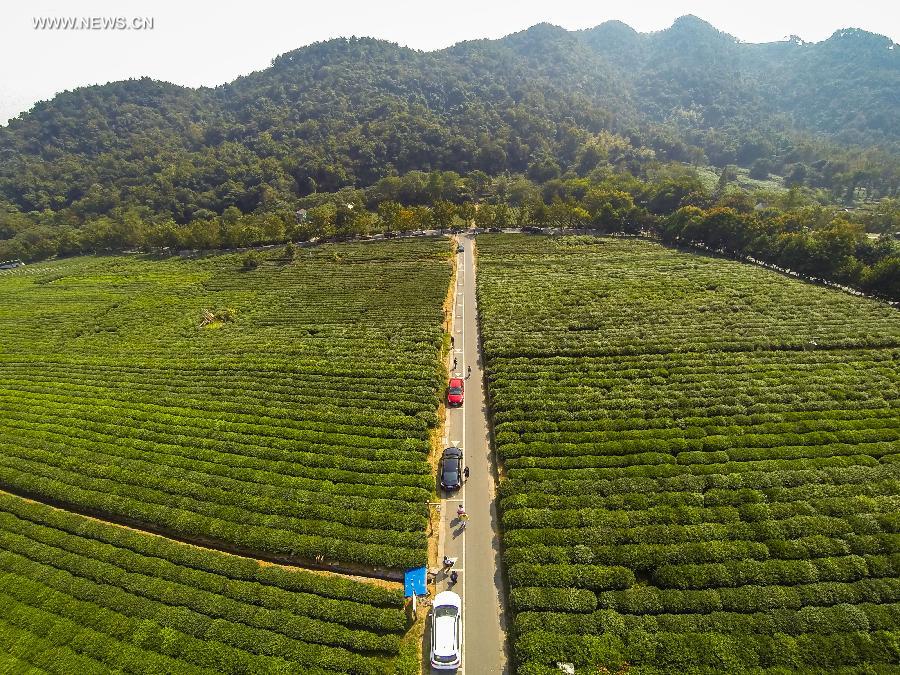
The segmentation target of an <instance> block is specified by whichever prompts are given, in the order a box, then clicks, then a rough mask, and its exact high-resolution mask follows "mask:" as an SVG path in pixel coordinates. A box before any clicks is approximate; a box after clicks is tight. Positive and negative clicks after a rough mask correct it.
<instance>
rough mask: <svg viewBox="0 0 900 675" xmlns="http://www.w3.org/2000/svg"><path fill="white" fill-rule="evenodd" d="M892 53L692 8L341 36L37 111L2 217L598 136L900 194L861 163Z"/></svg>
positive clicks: (102, 90) (888, 96)
mask: <svg viewBox="0 0 900 675" xmlns="http://www.w3.org/2000/svg"><path fill="white" fill-rule="evenodd" d="M888 47H889V48H888ZM894 47H895V44H894V43H893V42H892V41H891V40H890V39H889V38H887V37H885V36H879V35H876V34H874V33H869V32H866V31H862V30H860V29H841V30H839V31H836V32H835V33H834V34H833V35H832V36H831V37H830V38H828V39H827V40H824V41H821V42H818V43H806V42H802V41H798V40H795V39H793V38H792V39H788V40H786V41H783V42H774V43H761V44H753V43H743V42H740V41H739V40H737V39H736V38H734V37H733V36H730V35H728V34H727V33H723V32H721V31H719V30H717V29H716V28H715V27H714V26H712V25H711V24H709V23H708V22H706V21H704V20H702V19H699V18H697V17H695V16H685V17H681V18H679V19H677V20H676V21H675V22H673V24H672V26H670V27H669V28H666V29H664V30H661V31H656V32H652V33H638V32H637V31H634V30H633V29H631V28H630V27H628V26H627V25H626V24H623V23H621V22H615V21H613V22H605V23H603V24H600V25H598V26H595V27H594V28H591V29H585V30H581V31H568V30H566V29H564V28H561V27H559V26H554V25H552V24H547V23H544V24H537V25H535V26H532V27H530V28H528V29H526V30H523V31H519V32H518V33H513V34H511V35H508V36H505V37H503V38H500V39H496V40H493V39H484V40H470V41H464V42H460V43H457V44H455V45H452V46H450V47H447V48H444V49H441V50H435V51H430V52H426V51H419V50H414V49H410V48H408V47H401V46H399V45H397V44H396V43H391V42H388V41H385V40H378V39H375V38H357V37H350V38H334V39H332V40H327V41H322V42H317V43H313V44H311V45H306V46H304V47H300V48H298V49H295V50H292V51H289V52H285V53H284V54H281V55H279V56H277V57H275V58H274V59H273V60H272V64H271V65H270V66H269V67H268V68H266V69H263V70H259V71H255V72H253V73H249V74H247V75H244V76H241V77H239V78H236V79H235V80H233V81H231V82H228V83H225V84H222V85H219V86H216V87H199V88H191V87H181V86H179V85H174V84H171V83H166V82H161V81H157V80H151V79H149V78H141V79H130V80H124V81H120V82H114V83H108V84H105V85H98V86H92V87H82V88H78V89H75V90H73V91H67V92H63V93H60V94H58V95H57V96H56V97H54V98H53V99H51V100H50V101H45V102H41V103H38V104H37V105H36V106H35V107H34V108H33V109H32V110H31V111H29V112H27V113H23V114H22V115H20V116H19V117H18V118H16V119H14V120H11V121H10V123H9V124H8V125H7V126H5V127H0V206H3V204H2V202H5V203H6V205H5V206H4V208H7V209H12V210H17V211H25V212H29V211H43V210H46V209H49V210H51V211H57V210H59V209H66V208H72V207H74V208H76V210H78V211H79V213H84V214H87V215H96V214H100V213H105V212H108V211H109V210H110V209H112V208H115V207H116V206H123V205H132V204H140V205H142V206H144V207H146V208H148V209H149V210H150V213H152V214H156V215H159V216H160V217H171V218H174V219H175V220H176V221H178V222H186V221H188V220H190V219H191V218H193V217H195V216H196V214H197V213H201V212H213V213H221V212H222V211H223V210H224V209H225V208H227V207H229V206H237V207H238V208H240V209H241V210H243V211H254V210H257V209H260V208H267V207H266V204H265V202H266V201H267V200H266V199H264V197H263V195H264V194H267V193H268V194H270V195H274V197H273V198H272V199H274V200H275V201H277V202H279V203H282V204H287V203H290V202H291V201H292V200H295V199H297V198H299V197H303V196H304V195H306V194H309V193H310V192H315V191H322V190H326V191H328V190H336V189H339V188H341V187H345V186H365V185H371V184H373V183H374V182H376V181H377V180H379V179H381V178H383V177H384V176H388V175H392V174H398V173H400V174H402V173H405V172H409V171H415V170H421V171H434V170H443V171H448V170H450V171H456V172H459V173H468V172H472V171H476V170H478V171H483V172H485V173H487V174H489V175H496V174H500V173H504V172H509V173H526V174H529V175H531V176H541V177H544V178H546V177H547V176H552V175H554V174H559V173H565V172H566V171H583V170H590V169H591V168H592V165H591V163H590V162H588V163H587V164H586V163H585V162H583V161H581V158H582V156H583V154H584V152H585V149H586V148H588V147H589V146H590V145H591V144H592V143H594V141H593V140H592V139H593V138H594V137H595V136H596V135H597V134H599V133H601V132H604V133H612V134H615V135H617V136H620V137H622V138H624V139H626V142H627V143H629V144H631V145H632V146H634V147H635V148H639V149H643V150H642V151H641V153H642V154H641V156H642V157H645V158H648V159H647V161H651V160H652V161H674V162H685V163H695V164H712V165H715V166H720V167H722V166H725V165H727V164H739V165H743V166H748V167H749V166H751V165H753V164H754V163H758V162H764V163H765V167H763V168H761V169H760V171H765V170H768V171H773V172H776V173H781V174H788V173H791V172H793V173H794V175H795V176H796V177H798V180H799V181H800V182H801V183H802V182H804V181H805V182H806V184H808V185H811V186H827V185H828V181H829V180H831V177H830V176H831V175H832V174H833V173H834V171H833V170H832V169H828V168H827V167H826V164H825V163H827V162H828V161H830V160H833V159H834V158H835V157H841V162H843V163H844V164H843V165H842V168H841V169H840V171H842V172H846V171H859V172H862V173H864V174H867V175H870V176H874V178H871V177H870V178H869V179H868V180H870V182H872V184H873V189H874V190H876V191H880V192H881V193H882V194H892V193H893V192H894V191H895V190H896V189H897V185H896V182H897V179H896V177H895V176H894V175H893V174H890V173H888V175H887V178H886V179H882V177H880V176H881V174H883V173H884V172H883V171H880V170H879V171H873V170H871V169H870V168H866V166H860V167H858V168H856V169H854V168H853V163H854V162H856V161H857V160H854V159H852V158H853V157H854V156H856V157H862V158H868V157H870V156H876V155H877V156H878V158H877V162H880V163H881V164H883V163H884V162H885V161H890V160H891V158H896V155H897V149H898V147H900V113H898V111H900V105H897V104H898V103H900V98H898V97H900V93H898V92H900V50H897V49H894ZM885 156H887V160H885V159H884V157H885ZM642 161H643V160H642ZM865 161H867V162H868V161H869V159H865ZM823 162H824V163H823ZM585 167H586V168H585ZM90 193H93V194H94V197H92V198H91V199H90V203H89V204H86V203H84V200H85V199H87V198H88V195H89V194H90ZM97 195H103V197H102V198H99V197H97ZM272 199H269V200H268V201H269V203H272Z"/></svg>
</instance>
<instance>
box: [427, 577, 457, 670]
mask: <svg viewBox="0 0 900 675" xmlns="http://www.w3.org/2000/svg"><path fill="white" fill-rule="evenodd" d="M460 665H462V600H461V599H460V597H459V596H458V595H457V594H456V593H454V592H453V591H443V592H442V593H438V594H437V595H436V596H435V598H434V605H433V608H432V610H431V667H432V668H434V669H435V670H456V669H457V668H459V667H460Z"/></svg>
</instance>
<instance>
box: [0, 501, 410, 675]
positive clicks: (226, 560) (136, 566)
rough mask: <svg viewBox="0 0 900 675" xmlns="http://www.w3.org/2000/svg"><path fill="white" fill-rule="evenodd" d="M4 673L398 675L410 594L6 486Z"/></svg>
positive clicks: (0, 517) (1, 584) (2, 505)
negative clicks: (54, 503)
mask: <svg viewBox="0 0 900 675" xmlns="http://www.w3.org/2000/svg"><path fill="white" fill-rule="evenodd" d="M0 606H2V608H3V611H2V613H0V671H2V672H4V673H17V672H50V673H59V674H60V675H72V674H73V673H79V674H81V673H109V672H130V673H146V672H155V673H213V672H219V673H251V672H255V673H312V674H315V675H318V674H326V673H360V674H372V675H375V674H382V673H392V672H395V671H394V669H393V662H394V661H395V660H396V659H397V656H398V654H399V653H400V651H401V638H402V636H403V633H404V632H405V631H406V627H407V623H406V613H405V611H404V608H403V593H402V591H401V590H400V589H399V588H397V589H388V588H381V587H378V586H374V585H372V584H368V583H361V582H358V581H351V580H347V579H342V578H338V577H335V576H332V575H325V574H322V573H315V572H305V571H299V570H292V569H288V568H283V567H279V566H273V565H268V566H265V565H260V564H259V563H258V562H256V561H254V560H250V559H246V558H239V557H236V556H231V555H227V554H224V553H218V552H215V551H209V550H205V549H200V548H196V547H193V546H189V545H186V544H181V543H177V542H173V541H171V540H169V539H165V538H163V537H156V536H153V535H148V534H145V533H141V532H135V531H131V530H128V529H125V528H122V527H118V526H115V525H110V524H108V523H103V522H100V521H96V520H91V519H88V518H85V517H84V516H81V515H78V514H73V513H68V512H65V511H61V510H58V509H54V508H52V507H49V506H46V505H43V504H38V503H34V502H29V501H27V500H25V499H22V498H21V497H18V496H14V495H10V494H8V493H5V492H2V491H0Z"/></svg>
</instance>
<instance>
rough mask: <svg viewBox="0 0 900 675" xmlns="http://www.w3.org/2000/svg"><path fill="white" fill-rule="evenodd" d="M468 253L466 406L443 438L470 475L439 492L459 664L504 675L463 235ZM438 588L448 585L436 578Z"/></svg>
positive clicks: (489, 466) (468, 287)
mask: <svg viewBox="0 0 900 675" xmlns="http://www.w3.org/2000/svg"><path fill="white" fill-rule="evenodd" d="M459 241H460V242H462V243H463V245H464V246H465V253H462V254H458V255H457V256H456V257H457V294H456V307H455V309H454V322H453V324H454V325H453V331H454V332H453V336H454V350H453V353H452V354H451V356H450V365H451V367H452V365H453V359H454V358H456V359H457V370H456V372H457V373H459V374H461V375H462V376H465V374H466V371H467V367H468V366H471V367H472V373H471V375H470V376H469V377H468V379H467V380H466V388H465V403H464V404H463V406H462V407H461V408H458V409H453V408H451V409H448V411H447V438H446V439H445V440H446V441H447V442H448V443H449V444H451V445H458V446H459V447H461V448H462V449H463V452H464V456H465V461H466V465H468V467H469V470H470V475H469V480H468V481H467V482H466V484H465V485H463V487H462V488H461V489H460V490H459V491H458V492H456V493H455V494H444V495H443V496H442V497H443V499H442V502H443V503H442V507H441V527H442V539H441V541H442V548H443V551H442V554H445V555H449V556H451V557H458V558H459V560H458V562H457V563H456V566H455V568H454V569H456V570H457V571H458V572H459V582H458V583H457V584H456V587H455V588H454V589H453V590H455V591H456V592H457V593H459V594H460V596H462V598H463V627H464V630H465V635H464V637H463V665H462V668H461V669H460V670H459V672H460V673H463V672H464V673H466V675H482V674H484V675H501V674H504V673H508V672H509V671H508V667H507V655H506V648H507V647H506V645H507V642H506V625H505V618H506V615H505V612H504V611H503V609H502V597H503V596H502V577H501V572H500V554H499V548H498V546H499V534H498V522H497V509H496V502H495V499H494V496H495V486H496V472H495V467H494V459H493V455H492V454H491V449H490V443H489V439H488V425H487V408H486V407H485V393H484V378H483V373H482V364H481V343H480V340H479V338H478V327H477V321H476V311H475V308H476V305H475V268H474V262H475V259H474V255H473V252H472V245H473V239H471V238H470V237H460V238H459ZM460 504H464V505H465V509H466V512H467V513H468V514H469V521H468V524H467V525H466V527H465V529H462V528H461V527H460V523H459V521H458V519H457V517H456V509H457V507H458V506H459V505H460ZM437 586H438V588H437V590H438V591H442V590H445V589H447V588H448V579H447V578H446V577H444V576H443V575H441V576H440V577H439V579H438V584H437Z"/></svg>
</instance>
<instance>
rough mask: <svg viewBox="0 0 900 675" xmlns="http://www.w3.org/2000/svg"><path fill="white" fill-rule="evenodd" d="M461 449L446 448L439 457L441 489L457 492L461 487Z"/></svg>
mask: <svg viewBox="0 0 900 675" xmlns="http://www.w3.org/2000/svg"><path fill="white" fill-rule="evenodd" d="M462 470H463V451H462V448H447V449H446V450H444V454H443V456H442V457H441V487H442V488H444V489H445V490H457V489H459V487H460V486H461V485H462Z"/></svg>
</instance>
